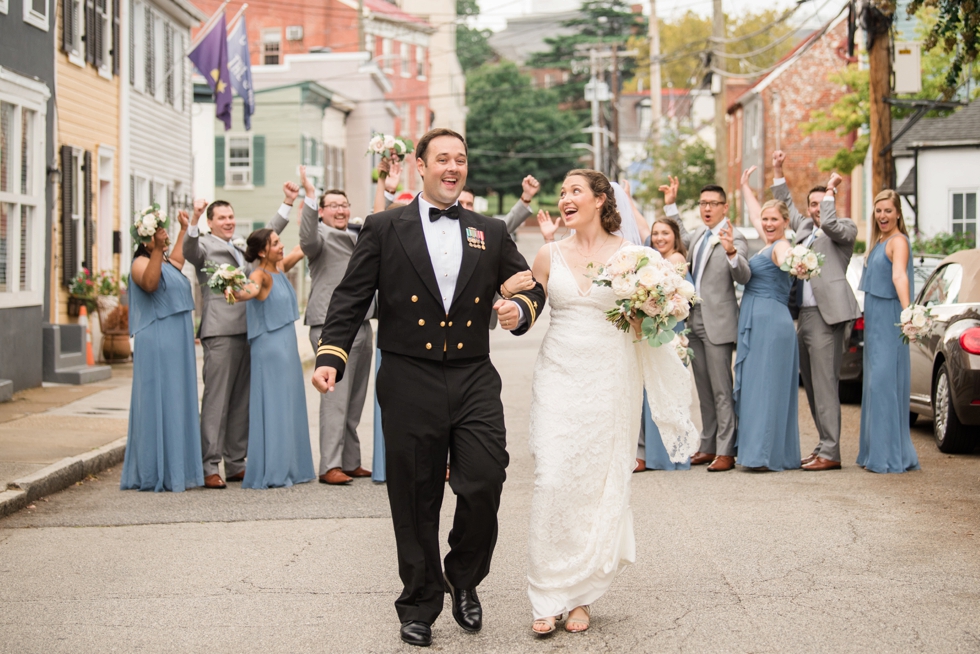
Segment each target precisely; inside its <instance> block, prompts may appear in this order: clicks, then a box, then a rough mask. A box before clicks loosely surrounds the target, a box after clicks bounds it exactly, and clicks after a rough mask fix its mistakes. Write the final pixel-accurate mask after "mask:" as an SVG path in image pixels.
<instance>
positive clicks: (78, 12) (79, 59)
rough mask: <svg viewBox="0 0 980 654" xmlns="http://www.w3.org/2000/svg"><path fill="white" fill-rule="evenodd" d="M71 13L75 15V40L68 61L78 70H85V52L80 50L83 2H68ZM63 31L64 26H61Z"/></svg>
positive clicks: (83, 20)
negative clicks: (78, 68)
mask: <svg viewBox="0 0 980 654" xmlns="http://www.w3.org/2000/svg"><path fill="white" fill-rule="evenodd" d="M69 2H70V3H71V9H72V12H74V14H75V20H74V25H75V26H76V28H77V29H76V30H75V34H74V36H75V40H74V41H73V42H72V44H71V52H69V53H68V61H70V62H71V63H73V64H75V65H76V66H78V67H80V68H85V50H84V49H83V48H82V37H83V36H85V0H69ZM62 29H64V25H62Z"/></svg>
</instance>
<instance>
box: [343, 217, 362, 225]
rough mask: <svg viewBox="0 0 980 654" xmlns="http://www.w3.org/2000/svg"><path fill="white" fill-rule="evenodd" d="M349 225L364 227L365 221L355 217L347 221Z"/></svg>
mask: <svg viewBox="0 0 980 654" xmlns="http://www.w3.org/2000/svg"><path fill="white" fill-rule="evenodd" d="M347 224H348V225H363V224H364V219H363V218H361V217H360V216H355V217H353V218H351V219H350V220H348V221H347Z"/></svg>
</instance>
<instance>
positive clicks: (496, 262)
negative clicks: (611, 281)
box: [316, 198, 545, 381]
mask: <svg viewBox="0 0 980 654" xmlns="http://www.w3.org/2000/svg"><path fill="white" fill-rule="evenodd" d="M421 220H422V219H421V218H420V216H419V203H418V198H416V199H415V200H414V201H413V202H412V203H411V204H409V205H407V206H405V207H399V208H396V209H392V210H389V211H384V212H381V213H377V214H374V215H372V216H369V217H368V218H367V220H366V221H365V223H364V227H363V228H362V229H361V233H360V236H359V237H358V239H357V245H356V247H355V248H354V253H353V255H352V256H351V259H350V263H349V265H348V267H347V272H346V273H345V275H344V278H343V280H342V281H341V282H340V285H339V286H337V288H336V289H335V290H334V293H333V297H332V299H331V301H330V310H329V312H328V314H327V319H326V322H325V323H324V325H323V332H322V333H321V335H320V345H319V349H318V350H317V358H316V365H317V367H320V366H331V367H334V368H336V369H337V379H338V381H339V380H340V379H341V377H342V376H343V373H344V366H345V364H346V363H347V353H348V352H349V351H350V348H351V346H352V345H353V343H354V337H355V336H356V335H357V330H358V328H359V327H360V324H361V322H362V321H363V320H364V316H365V314H366V313H367V311H368V308H369V307H370V305H371V300H372V299H373V297H374V294H375V291H377V293H378V348H379V349H381V350H382V351H384V352H393V353H395V354H401V355H404V356H410V357H418V358H421V359H429V360H436V361H441V360H443V359H445V360H454V359H469V358H473V357H478V356H481V355H487V354H489V353H490V334H489V326H490V315H491V313H492V312H493V296H494V293H495V292H497V290H498V289H499V288H500V285H501V284H503V283H504V282H505V281H507V279H509V278H510V277H511V276H513V275H514V274H516V273H518V272H521V271H524V270H527V269H528V266H527V262H526V261H525V260H524V257H522V256H521V254H520V252H518V250H517V246H516V245H515V244H514V242H513V241H512V240H511V239H510V237H509V235H508V234H507V228H506V225H505V224H504V223H503V222H501V221H499V220H496V219H492V218H486V217H484V216H481V215H480V214H477V213H473V212H472V211H466V210H465V209H462V208H460V211H459V230H460V240H461V242H462V243H463V258H462V262H461V264H460V270H459V277H458V279H457V281H456V290H455V293H454V295H453V301H452V304H451V305H450V307H449V313H448V314H447V313H446V311H445V309H444V308H443V303H442V296H441V294H440V293H439V286H438V284H437V282H436V277H435V273H434V272H433V270H432V262H431V260H430V258H429V251H428V248H427V246H426V242H425V235H424V233H423V231H422V223H421ZM468 228H469V230H470V233H471V234H472V233H474V230H475V232H477V233H479V234H481V235H482V238H483V240H482V242H480V243H474V242H468V239H467V229H468ZM513 300H514V301H515V302H518V303H519V304H520V306H521V309H522V311H523V312H524V321H523V324H522V326H521V327H520V328H519V329H515V330H513V333H514V334H523V333H524V332H526V331H527V330H528V329H529V328H530V327H531V325H533V324H534V321H535V320H536V319H537V317H538V314H539V313H540V311H541V309H542V308H543V306H544V301H545V295H544V289H542V287H541V284H536V285H535V287H534V288H533V289H531V290H529V291H523V292H521V293H519V294H518V295H516V296H514V298H513Z"/></svg>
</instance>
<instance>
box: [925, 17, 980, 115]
mask: <svg viewBox="0 0 980 654" xmlns="http://www.w3.org/2000/svg"><path fill="white" fill-rule="evenodd" d="M922 8H931V9H933V10H934V11H936V12H937V14H938V20H936V21H935V22H934V23H933V25H932V27H931V29H930V30H929V33H928V35H927V36H926V40H925V44H924V46H925V49H926V50H932V49H933V48H935V47H939V48H941V49H942V52H943V53H944V54H947V55H950V56H951V58H950V59H949V61H948V65H947V67H946V71H945V73H946V74H945V76H944V77H943V80H942V92H943V97H944V98H946V99H949V98H951V97H953V96H954V95H955V94H956V91H957V90H958V89H959V87H960V83H961V80H962V77H963V69H964V67H965V66H967V65H968V64H971V63H973V62H974V61H976V60H977V52H978V49H980V3H978V2H977V0H912V2H910V3H909V8H908V14H909V16H914V15H915V14H916V13H917V12H918V11H919V10H920V9H922Z"/></svg>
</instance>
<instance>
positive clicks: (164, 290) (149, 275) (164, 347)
mask: <svg viewBox="0 0 980 654" xmlns="http://www.w3.org/2000/svg"><path fill="white" fill-rule="evenodd" d="M163 220H165V218H163ZM178 220H179V221H180V232H179V233H178V235H177V241H176V243H175V244H174V248H173V253H172V254H169V255H168V253H167V245H168V240H169V239H168V238H167V231H166V230H165V229H163V228H162V227H158V228H157V229H156V230H155V233H153V235H152V237H149V238H145V239H143V238H141V236H142V234H141V233H136V234H134V236H135V237H136V238H137V239H138V240H143V241H145V242H142V243H140V245H139V246H138V247H137V248H136V253H135V254H134V256H133V263H132V272H131V275H130V284H129V331H130V335H131V336H133V338H134V340H135V345H134V351H133V393H132V400H131V401H130V405H129V433H128V435H127V437H126V456H125V459H124V460H123V468H122V480H121V481H120V483H119V487H120V488H121V489H122V490H130V489H135V490H152V491H156V492H160V491H175V492H177V491H183V490H185V489H187V488H193V487H194V486H203V485H204V469H203V466H202V464H201V420H200V416H199V414H198V409H197V365H196V362H195V355H194V322H193V319H192V318H191V312H192V311H193V309H194V297H193V295H192V294H191V283H190V281H188V279H187V278H186V277H184V275H183V274H182V273H181V272H180V269H181V268H182V267H183V265H184V255H183V254H182V249H181V242H182V241H183V240H184V232H186V231H187V223H188V219H187V214H186V213H185V212H183V211H181V212H180V214H179V215H178ZM151 231H152V227H151Z"/></svg>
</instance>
